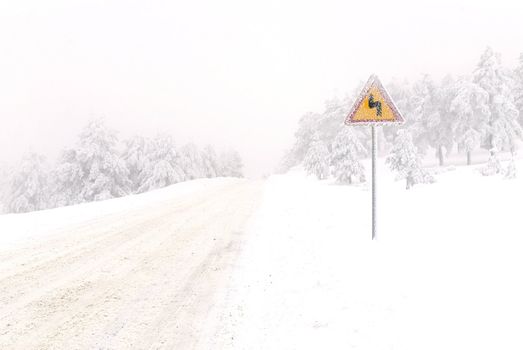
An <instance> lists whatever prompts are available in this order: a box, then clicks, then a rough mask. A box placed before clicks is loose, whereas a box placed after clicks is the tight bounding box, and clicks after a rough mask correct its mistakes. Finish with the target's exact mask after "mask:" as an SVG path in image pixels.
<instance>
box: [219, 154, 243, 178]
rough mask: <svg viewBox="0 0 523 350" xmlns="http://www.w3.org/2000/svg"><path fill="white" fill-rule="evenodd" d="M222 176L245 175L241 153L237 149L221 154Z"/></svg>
mask: <svg viewBox="0 0 523 350" xmlns="http://www.w3.org/2000/svg"><path fill="white" fill-rule="evenodd" d="M219 163H220V176H230V177H243V174H242V168H243V163H242V159H241V157H240V154H239V153H238V152H236V151H232V150H231V151H227V152H223V153H221V154H220V160H219Z"/></svg>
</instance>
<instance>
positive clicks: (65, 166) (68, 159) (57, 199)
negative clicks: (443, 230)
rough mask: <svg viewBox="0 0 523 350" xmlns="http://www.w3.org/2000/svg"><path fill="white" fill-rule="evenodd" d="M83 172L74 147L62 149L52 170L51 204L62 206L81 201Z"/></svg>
mask: <svg viewBox="0 0 523 350" xmlns="http://www.w3.org/2000/svg"><path fill="white" fill-rule="evenodd" d="M84 181H85V173H84V170H83V168H82V164H81V163H80V162H79V161H78V159H77V151H76V150H75V149H67V150H64V151H62V154H61V155H60V159H59V161H58V165H57V166H56V168H55V169H54V170H53V171H52V177H51V193H52V196H51V201H52V203H51V206H52V207H63V206H66V205H73V204H78V203H83V202H84V201H85V199H84V198H82V196H81V193H82V188H83V186H84Z"/></svg>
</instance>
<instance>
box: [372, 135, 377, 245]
mask: <svg viewBox="0 0 523 350" xmlns="http://www.w3.org/2000/svg"><path fill="white" fill-rule="evenodd" d="M377 152H378V135H376V126H374V125H372V239H375V238H376V165H377V164H376V153H377Z"/></svg>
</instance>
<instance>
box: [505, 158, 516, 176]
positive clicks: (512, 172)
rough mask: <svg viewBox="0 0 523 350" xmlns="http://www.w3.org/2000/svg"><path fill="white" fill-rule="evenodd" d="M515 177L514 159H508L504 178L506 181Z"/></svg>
mask: <svg viewBox="0 0 523 350" xmlns="http://www.w3.org/2000/svg"><path fill="white" fill-rule="evenodd" d="M516 175H517V170H516V161H515V160H514V157H510V160H509V163H508V166H507V169H506V170H505V178H506V179H515V178H516Z"/></svg>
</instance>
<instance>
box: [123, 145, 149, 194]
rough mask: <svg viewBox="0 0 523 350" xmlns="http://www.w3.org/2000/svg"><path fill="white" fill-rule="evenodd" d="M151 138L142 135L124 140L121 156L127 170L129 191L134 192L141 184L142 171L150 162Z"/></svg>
mask: <svg viewBox="0 0 523 350" xmlns="http://www.w3.org/2000/svg"><path fill="white" fill-rule="evenodd" d="M150 142H151V140H149V139H147V138H145V137H143V136H138V135H136V136H133V137H131V138H130V139H128V140H125V141H124V144H125V148H124V151H123V154H122V158H123V160H124V162H125V164H126V166H127V169H128V170H129V181H130V186H131V192H133V193H134V192H136V191H137V190H138V188H140V186H141V185H142V183H141V181H142V179H143V177H144V176H143V175H142V172H143V171H144V169H146V168H147V167H148V164H149V162H150V159H149V154H148V151H149V150H150V148H151V146H150V145H149V143H150Z"/></svg>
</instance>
